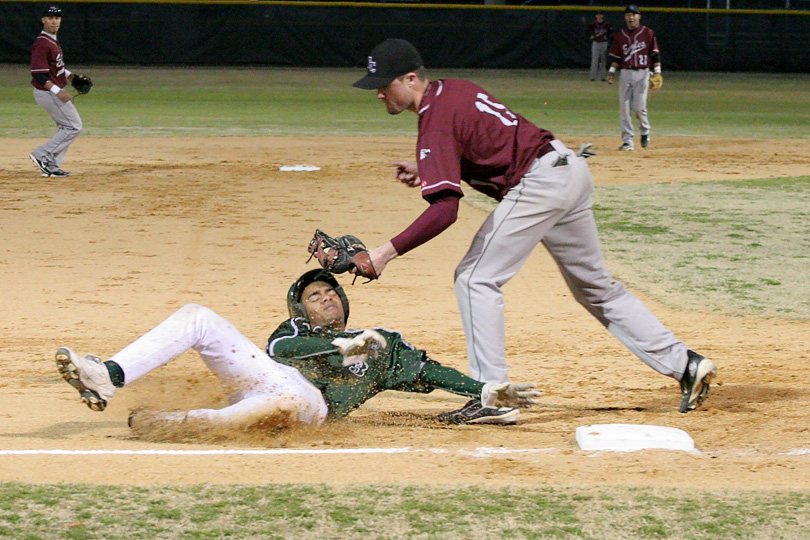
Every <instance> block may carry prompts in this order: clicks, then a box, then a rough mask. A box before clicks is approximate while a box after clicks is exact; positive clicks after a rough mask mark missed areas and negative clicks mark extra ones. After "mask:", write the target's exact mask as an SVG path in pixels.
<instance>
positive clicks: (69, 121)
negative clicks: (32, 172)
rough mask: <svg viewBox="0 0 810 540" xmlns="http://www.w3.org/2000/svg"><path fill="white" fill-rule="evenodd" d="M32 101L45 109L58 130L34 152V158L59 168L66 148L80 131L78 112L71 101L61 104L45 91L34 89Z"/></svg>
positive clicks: (65, 153)
mask: <svg viewBox="0 0 810 540" xmlns="http://www.w3.org/2000/svg"><path fill="white" fill-rule="evenodd" d="M34 99H35V100H36V101H37V103H39V106H40V107H42V108H43V109H45V112H47V113H48V115H49V116H50V117H51V118H52V119H53V121H54V122H56V125H57V127H58V128H59V129H57V130H56V134H54V136H53V137H51V138H50V139H49V140H48V142H46V143H45V144H43V145H42V146H39V147H37V148H36V149H35V150H34V152H33V154H34V157H36V158H37V159H39V160H40V161H45V162H46V163H48V165H50V166H56V167H61V166H62V162H63V161H64V160H65V156H66V155H67V151H68V148H69V147H70V145H71V143H72V142H73V141H75V140H76V138H77V137H78V136H79V133H80V132H81V130H82V119H81V117H80V116H79V111H77V110H76V107H75V105H73V101H68V102H67V103H62V101H61V100H60V99H59V98H58V97H56V96H55V95H54V94H52V93H51V92H47V91H45V90H37V89H34Z"/></svg>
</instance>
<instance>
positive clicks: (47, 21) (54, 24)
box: [42, 16, 62, 34]
mask: <svg viewBox="0 0 810 540" xmlns="http://www.w3.org/2000/svg"><path fill="white" fill-rule="evenodd" d="M61 24H62V17H51V16H48V17H42V28H43V29H44V30H45V31H46V32H48V33H49V34H55V33H57V32H58V31H59V26H61Z"/></svg>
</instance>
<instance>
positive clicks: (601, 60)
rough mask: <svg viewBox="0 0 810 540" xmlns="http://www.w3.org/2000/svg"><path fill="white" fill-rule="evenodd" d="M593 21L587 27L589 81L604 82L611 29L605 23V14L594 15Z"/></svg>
mask: <svg viewBox="0 0 810 540" xmlns="http://www.w3.org/2000/svg"><path fill="white" fill-rule="evenodd" d="M594 19H595V20H594V21H593V22H592V23H591V24H589V25H588V36H589V37H590V38H591V80H592V81H595V80H596V79H597V78H599V79H602V80H603V81H604V80H606V75H607V73H606V72H607V61H608V59H607V53H608V42H609V40H610V37H611V35H612V34H613V28H612V27H611V26H610V24H609V23H607V22H605V14H604V13H602V12H601V11H600V12H599V13H597V14H596V17H595V18H594Z"/></svg>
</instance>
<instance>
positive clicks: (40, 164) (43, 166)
mask: <svg viewBox="0 0 810 540" xmlns="http://www.w3.org/2000/svg"><path fill="white" fill-rule="evenodd" d="M28 157H30V158H31V161H33V162H34V163H36V164H37V167H39V170H40V171H42V176H50V175H51V171H49V170H48V163H47V162H45V161H42V160H41V159H39V158H38V157H37V156H35V155H34V154H28Z"/></svg>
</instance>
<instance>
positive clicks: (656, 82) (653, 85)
mask: <svg viewBox="0 0 810 540" xmlns="http://www.w3.org/2000/svg"><path fill="white" fill-rule="evenodd" d="M662 86H664V76H663V75H661V74H660V73H653V74H651V75H650V90H652V91H653V92H655V91H656V90H658V89H659V88H661V87H662Z"/></svg>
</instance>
